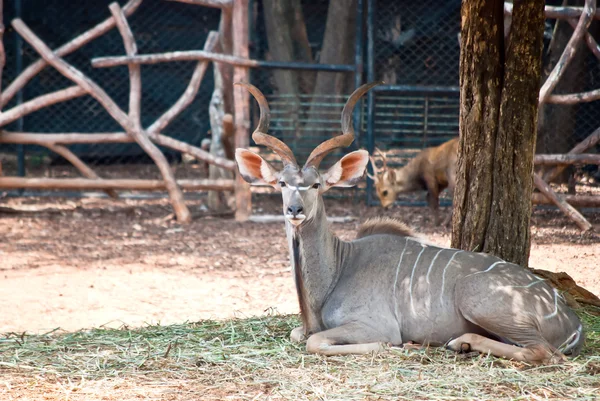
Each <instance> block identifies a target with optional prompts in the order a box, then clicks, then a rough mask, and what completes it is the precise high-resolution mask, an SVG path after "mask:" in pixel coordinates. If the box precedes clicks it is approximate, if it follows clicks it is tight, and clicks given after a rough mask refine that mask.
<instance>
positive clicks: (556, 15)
mask: <svg viewBox="0 0 600 401" xmlns="http://www.w3.org/2000/svg"><path fill="white" fill-rule="evenodd" d="M584 10H585V9H584V8H583V7H557V6H546V7H545V8H544V15H545V16H546V18H551V19H570V18H577V17H579V16H581V14H582V13H583V12H584ZM512 12H513V4H512V3H504V13H505V14H512ZM592 18H593V19H600V10H596V11H595V12H594V13H593V14H592Z"/></svg>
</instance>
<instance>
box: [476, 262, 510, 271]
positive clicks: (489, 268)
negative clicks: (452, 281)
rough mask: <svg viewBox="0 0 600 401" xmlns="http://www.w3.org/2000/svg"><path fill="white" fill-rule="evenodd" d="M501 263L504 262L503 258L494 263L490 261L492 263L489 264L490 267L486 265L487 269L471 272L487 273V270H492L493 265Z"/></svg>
mask: <svg viewBox="0 0 600 401" xmlns="http://www.w3.org/2000/svg"><path fill="white" fill-rule="evenodd" d="M501 263H506V261H505V260H499V261H497V262H495V263H492V264H491V265H490V267H488V268H487V269H485V270H484V271H482V272H476V273H473V274H479V273H487V272H489V271H490V270H492V269H493V268H494V267H496V265H499V264H501Z"/></svg>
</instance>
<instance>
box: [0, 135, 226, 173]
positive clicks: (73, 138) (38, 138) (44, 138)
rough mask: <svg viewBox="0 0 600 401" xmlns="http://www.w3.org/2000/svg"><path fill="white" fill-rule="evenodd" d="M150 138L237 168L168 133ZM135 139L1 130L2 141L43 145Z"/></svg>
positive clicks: (122, 141)
mask: <svg viewBox="0 0 600 401" xmlns="http://www.w3.org/2000/svg"><path fill="white" fill-rule="evenodd" d="M148 135H149V136H150V138H151V139H152V140H153V141H154V142H155V143H157V144H159V145H161V146H165V147H168V148H170V149H174V150H177V151H179V152H182V153H187V154H190V155H192V156H194V157H196V158H198V159H200V160H204V161H205V162H207V163H210V164H214V165H216V166H219V167H223V168H224V169H227V170H231V171H234V170H235V169H236V167H235V162H234V161H233V160H227V159H225V158H223V157H215V156H213V155H211V154H210V153H208V152H206V151H204V150H202V149H200V148H198V147H196V146H193V145H190V144H188V143H185V142H182V141H179V140H177V139H173V138H171V137H169V136H166V135H161V134H152V133H148ZM129 142H134V139H133V138H132V137H131V136H129V135H128V134H126V133H124V132H114V133H113V132H106V133H89V134H87V133H70V134H67V133H55V134H50V133H49V134H36V133H31V132H7V131H0V143H13V144H27V145H41V146H46V144H53V143H60V144H73V143H85V144H96V143H129Z"/></svg>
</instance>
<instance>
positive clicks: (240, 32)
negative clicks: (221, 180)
mask: <svg viewBox="0 0 600 401" xmlns="http://www.w3.org/2000/svg"><path fill="white" fill-rule="evenodd" d="M232 26H233V55H234V56H236V57H241V58H248V55H249V51H248V35H249V33H248V0H237V1H236V2H235V3H234V5H233V12H232ZM249 77H250V74H249V71H248V68H246V67H241V66H236V67H234V70H233V82H248V81H249ZM233 102H234V108H235V117H234V118H235V147H236V148H247V147H248V145H249V144H250V137H249V129H250V126H249V123H250V98H249V94H248V91H247V90H245V89H244V88H243V87H241V86H240V85H235V86H234V89H233ZM235 203H236V210H235V219H236V220H237V221H246V220H248V217H250V214H251V213H252V198H251V193H250V185H249V184H248V183H247V182H246V181H244V179H243V178H242V177H241V176H240V175H239V174H237V175H236V181H235Z"/></svg>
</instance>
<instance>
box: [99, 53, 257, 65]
mask: <svg viewBox="0 0 600 401" xmlns="http://www.w3.org/2000/svg"><path fill="white" fill-rule="evenodd" d="M172 61H213V62H218V63H225V64H229V65H232V66H237V67H259V66H260V62H259V61H258V60H253V59H250V58H248V57H239V56H230V55H227V54H221V53H214V52H209V51H205V50H186V51H176V52H166V53H154V54H141V55H139V56H110V57H96V58H93V59H92V67H94V68H106V67H117V66H121V65H126V64H131V63H135V64H158V63H169V62H172Z"/></svg>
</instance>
